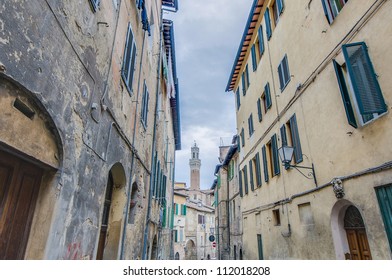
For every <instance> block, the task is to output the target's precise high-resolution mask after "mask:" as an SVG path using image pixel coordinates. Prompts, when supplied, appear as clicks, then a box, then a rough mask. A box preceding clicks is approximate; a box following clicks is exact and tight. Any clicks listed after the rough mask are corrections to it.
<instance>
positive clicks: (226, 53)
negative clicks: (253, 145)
mask: <svg viewBox="0 0 392 280" xmlns="http://www.w3.org/2000/svg"><path fill="white" fill-rule="evenodd" d="M252 3H253V0H230V1H228V0H179V10H178V12H177V13H176V14H173V15H169V14H165V15H164V17H166V18H169V19H172V20H173V21H174V32H175V44H176V61H177V75H178V79H179V87H180V113H181V137H182V138H181V144H182V150H181V151H178V152H177V155H176V181H178V182H186V183H187V185H188V186H189V182H190V180H189V173H190V170H189V158H190V156H191V146H192V145H193V143H194V141H196V142H197V145H198V146H199V148H200V159H201V165H202V166H201V178H200V185H201V188H202V189H207V188H210V187H211V185H212V182H213V180H214V179H215V177H214V174H213V173H214V169H215V166H216V165H217V164H218V163H219V162H218V155H219V145H220V144H221V139H222V140H223V144H224V145H230V144H231V139H232V136H233V135H234V134H236V122H235V103H234V96H233V94H232V93H231V92H230V93H227V92H225V89H226V85H227V81H228V79H229V75H230V73H231V69H232V66H233V63H234V59H235V56H236V54H237V50H238V47H239V44H240V40H241V38H242V33H243V31H244V28H245V24H246V21H247V19H248V15H249V11H250V8H251V5H252Z"/></svg>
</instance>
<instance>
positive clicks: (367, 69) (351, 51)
mask: <svg viewBox="0 0 392 280" xmlns="http://www.w3.org/2000/svg"><path fill="white" fill-rule="evenodd" d="M342 49H343V54H344V57H345V60H346V64H347V69H348V73H349V75H350V79H351V82H352V85H353V89H354V93H355V97H356V99H357V103H358V107H359V111H360V112H361V114H362V115H364V114H373V113H379V114H381V113H384V112H386V111H387V107H386V104H385V101H384V98H383V96H382V93H381V88H380V85H379V83H378V80H377V77H376V74H375V72H374V69H373V65H372V63H371V61H370V58H369V54H368V51H367V46H366V44H365V43H363V42H361V43H354V44H348V45H343V46H342Z"/></svg>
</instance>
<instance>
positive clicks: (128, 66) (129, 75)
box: [121, 24, 136, 95]
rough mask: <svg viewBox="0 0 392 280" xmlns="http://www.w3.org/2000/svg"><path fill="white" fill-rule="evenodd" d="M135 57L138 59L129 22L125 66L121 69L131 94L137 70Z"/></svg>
mask: <svg viewBox="0 0 392 280" xmlns="http://www.w3.org/2000/svg"><path fill="white" fill-rule="evenodd" d="M135 59H136V44H135V40H134V38H133V33H132V29H131V24H129V26H128V34H127V40H126V44H125V49H124V60H123V67H122V70H121V76H122V78H123V80H124V83H125V85H126V87H127V89H128V92H129V94H130V95H132V84H133V74H134V72H135Z"/></svg>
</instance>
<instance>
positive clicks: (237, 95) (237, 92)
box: [235, 88, 241, 110]
mask: <svg viewBox="0 0 392 280" xmlns="http://www.w3.org/2000/svg"><path fill="white" fill-rule="evenodd" d="M235 95H236V98H237V110H239V109H240V106H241V99H240V89H239V88H238V89H237V91H236V92H235Z"/></svg>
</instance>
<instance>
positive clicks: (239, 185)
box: [238, 170, 244, 197]
mask: <svg viewBox="0 0 392 280" xmlns="http://www.w3.org/2000/svg"><path fill="white" fill-rule="evenodd" d="M238 188H239V191H240V196H241V197H243V196H244V193H243V190H242V171H241V170H240V171H239V172H238Z"/></svg>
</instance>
